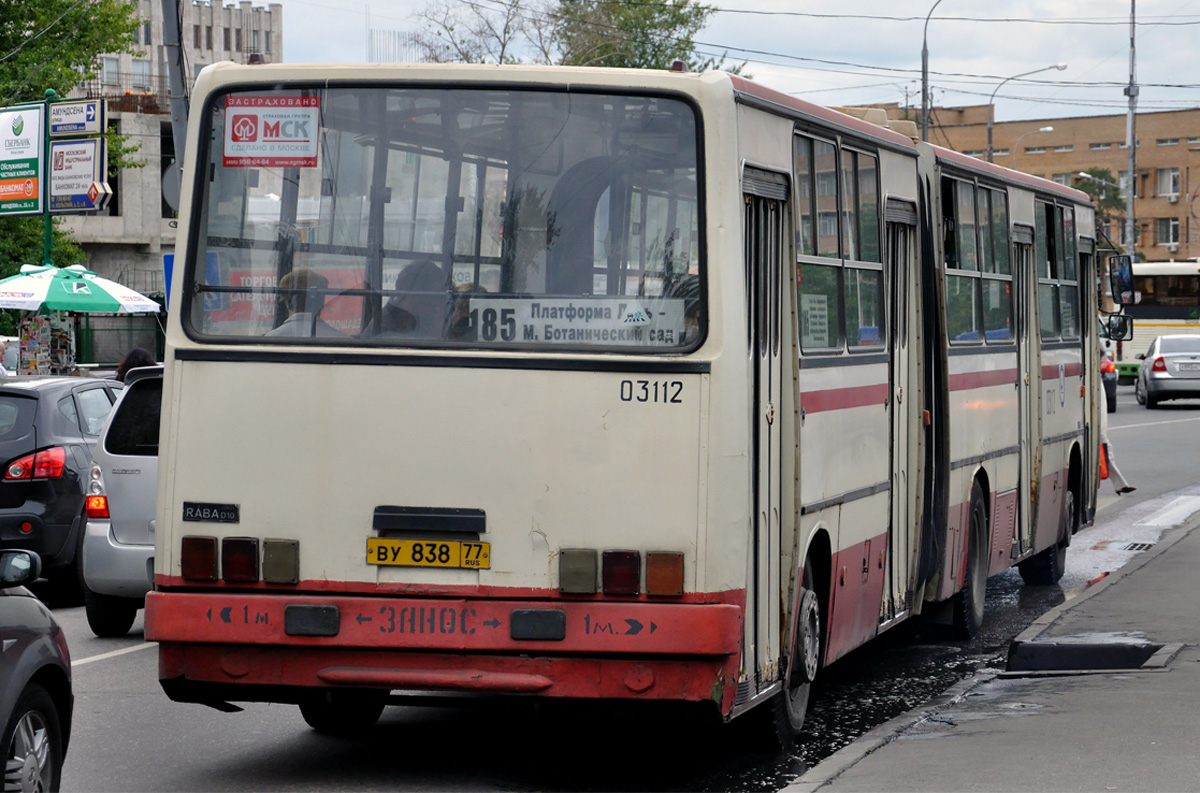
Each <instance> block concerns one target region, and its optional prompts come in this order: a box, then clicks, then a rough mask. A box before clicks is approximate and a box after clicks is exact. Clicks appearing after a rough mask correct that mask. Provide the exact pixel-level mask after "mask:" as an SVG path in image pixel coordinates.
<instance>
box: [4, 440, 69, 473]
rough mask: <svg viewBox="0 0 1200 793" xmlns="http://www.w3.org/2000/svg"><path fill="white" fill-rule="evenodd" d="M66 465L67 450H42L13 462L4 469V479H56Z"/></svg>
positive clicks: (56, 447)
mask: <svg viewBox="0 0 1200 793" xmlns="http://www.w3.org/2000/svg"><path fill="white" fill-rule="evenodd" d="M66 464H67V450H66V449H64V448H63V447H61V446H53V447H51V448H49V449H42V450H41V451H39V452H34V453H33V454H27V455H25V456H24V457H19V458H17V459H16V460H13V461H12V462H10V463H9V464H8V465H6V466H5V467H4V478H5V479H9V480H15V479H57V478H58V477H60V476H62V472H63V468H64V467H65V466H66Z"/></svg>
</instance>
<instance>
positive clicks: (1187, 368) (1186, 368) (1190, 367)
mask: <svg viewBox="0 0 1200 793" xmlns="http://www.w3.org/2000/svg"><path fill="white" fill-rule="evenodd" d="M1179 371H1181V372H1200V363H1181V364H1179Z"/></svg>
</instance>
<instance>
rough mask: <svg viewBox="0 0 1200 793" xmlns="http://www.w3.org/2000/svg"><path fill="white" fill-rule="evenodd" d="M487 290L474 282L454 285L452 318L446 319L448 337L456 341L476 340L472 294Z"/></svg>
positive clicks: (483, 292) (482, 292)
mask: <svg viewBox="0 0 1200 793" xmlns="http://www.w3.org/2000/svg"><path fill="white" fill-rule="evenodd" d="M486 292H487V290H486V289H484V288H483V287H482V286H479V285H478V284H476V283H474V282H468V283H465V284H459V285H458V286H456V287H454V295H453V304H452V306H451V309H450V318H449V319H448V320H446V334H445V336H446V338H447V339H453V340H455V341H475V339H476V329H475V321H474V318H473V317H472V316H471V295H480V294H485V293H486Z"/></svg>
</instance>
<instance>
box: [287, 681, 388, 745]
mask: <svg viewBox="0 0 1200 793" xmlns="http://www.w3.org/2000/svg"><path fill="white" fill-rule="evenodd" d="M386 698H387V692H384V691H342V690H326V691H318V692H315V693H313V694H312V695H311V696H309V697H308V698H307V699H305V700H303V701H302V702H301V703H300V715H301V716H303V717H304V721H305V723H307V724H308V726H309V727H312V728H313V729H314V730H316V731H317V732H320V733H324V734H325V735H356V734H358V733H362V732H365V731H366V730H369V729H370V728H371V727H373V726H375V722H377V721H379V717H380V716H381V715H382V714H383V707H384V704H385V701H386Z"/></svg>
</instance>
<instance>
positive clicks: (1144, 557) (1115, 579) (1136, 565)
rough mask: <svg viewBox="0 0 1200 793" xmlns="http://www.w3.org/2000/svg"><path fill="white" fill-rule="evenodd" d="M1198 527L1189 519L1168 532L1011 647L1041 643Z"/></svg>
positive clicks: (1199, 525)
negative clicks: (1041, 638)
mask: <svg viewBox="0 0 1200 793" xmlns="http://www.w3.org/2000/svg"><path fill="white" fill-rule="evenodd" d="M1196 528H1200V519H1189V520H1188V521H1187V522H1186V523H1184V524H1182V525H1180V526H1176V527H1174V528H1171V529H1167V530H1166V531H1164V532H1163V533H1162V539H1161V540H1160V541H1159V542H1157V543H1155V545H1154V548H1153V549H1151V550H1149V551H1145V552H1143V553H1142V554H1140V555H1138V556H1137V557H1135V558H1134V559H1131V560H1130V561H1128V562H1126V563H1125V564H1123V565H1121V566H1120V567H1119V568H1117V569H1116V570H1114V571H1112V572H1111V573H1106V574H1105V575H1104V576H1102V577H1101V578H1100V579H1098V580H1097V581H1096V582H1095V583H1093V584H1092V585H1091V586H1090V587H1088V588H1087V589H1086V590H1085V591H1084V592H1082V593H1081V594H1078V595H1076V596H1075V597H1073V598H1071V599H1070V600H1065V601H1063V602H1062V603H1059V604H1058V605H1057V606H1055V607H1054V608H1052V609H1050V610H1049V611H1047V612H1046V613H1045V614H1043V615H1042V616H1040V617H1038V618H1037V619H1036V620H1034V621H1033V622H1031V623H1029V627H1027V628H1026V629H1025V630H1023V631H1021V633H1020V634H1018V635H1017V637H1016V638H1015V639H1013V640H1012V643H1011V644H1014V645H1016V644H1028V643H1030V642H1035V641H1037V639H1038V637H1039V636H1041V635H1042V634H1043V633H1045V632H1046V631H1048V630H1049V629H1050V628H1051V627H1053V626H1054V624H1055V623H1056V622H1058V621H1059V620H1060V619H1061V618H1062V616H1063V615H1064V614H1066V613H1067V612H1068V611H1070V610H1071V609H1073V608H1075V607H1076V606H1078V605H1079V604H1080V603H1084V602H1086V601H1087V600H1089V599H1090V598H1093V597H1095V596H1096V595H1099V594H1100V593H1101V592H1104V591H1105V590H1107V589H1108V588H1109V587H1112V586H1117V585H1118V584H1120V583H1121V581H1122V580H1123V579H1124V578H1125V577H1126V576H1128V575H1130V574H1131V573H1135V572H1137V571H1138V570H1140V569H1142V567H1144V566H1146V565H1147V564H1149V563H1150V562H1152V561H1154V560H1155V559H1157V558H1158V557H1159V556H1160V555H1161V554H1164V553H1166V552H1167V551H1169V550H1170V549H1171V548H1172V547H1173V546H1174V545H1175V544H1176V543H1178V542H1179V541H1180V540H1182V539H1183V538H1184V537H1186V536H1187V535H1189V534H1191V533H1192V531H1194V530H1195V529H1196Z"/></svg>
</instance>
